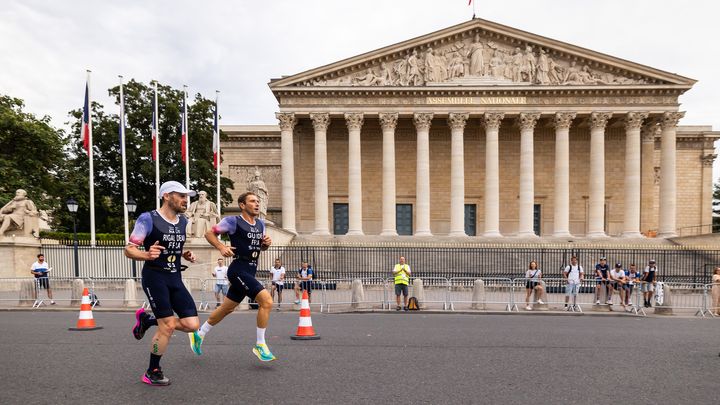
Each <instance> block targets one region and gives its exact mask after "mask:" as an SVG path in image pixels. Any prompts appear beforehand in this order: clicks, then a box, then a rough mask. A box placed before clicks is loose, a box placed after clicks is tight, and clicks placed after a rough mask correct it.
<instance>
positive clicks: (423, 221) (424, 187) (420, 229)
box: [413, 113, 433, 236]
mask: <svg viewBox="0 0 720 405" xmlns="http://www.w3.org/2000/svg"><path fill="white" fill-rule="evenodd" d="M432 118H433V114H432V113H415V115H414V116H413V122H414V123H415V129H416V130H417V170H416V173H415V176H416V178H417V185H416V187H415V208H416V209H415V212H416V213H417V214H416V217H415V236H432V232H430V123H431V122H432Z"/></svg>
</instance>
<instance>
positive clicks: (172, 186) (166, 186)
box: [160, 181, 197, 198]
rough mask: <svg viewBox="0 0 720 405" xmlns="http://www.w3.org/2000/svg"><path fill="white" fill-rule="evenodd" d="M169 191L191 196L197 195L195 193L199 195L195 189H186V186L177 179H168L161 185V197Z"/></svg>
mask: <svg viewBox="0 0 720 405" xmlns="http://www.w3.org/2000/svg"><path fill="white" fill-rule="evenodd" d="M167 193H180V194H187V195H189V196H190V197H195V195H197V193H196V192H195V191H192V190H188V189H186V188H185V186H183V185H182V184H180V183H178V182H177V181H166V182H165V183H163V184H162V185H161V186H160V198H162V196H164V195H165V194H167Z"/></svg>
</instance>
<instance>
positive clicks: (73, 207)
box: [65, 197, 80, 277]
mask: <svg viewBox="0 0 720 405" xmlns="http://www.w3.org/2000/svg"><path fill="white" fill-rule="evenodd" d="M65 204H66V205H67V209H68V211H70V213H71V214H72V217H73V253H74V256H75V277H80V268H79V267H78V262H79V259H78V238H77V210H78V203H77V201H75V199H74V198H72V197H70V199H68V200H67V201H66V202H65Z"/></svg>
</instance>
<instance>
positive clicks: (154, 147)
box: [151, 93, 158, 160]
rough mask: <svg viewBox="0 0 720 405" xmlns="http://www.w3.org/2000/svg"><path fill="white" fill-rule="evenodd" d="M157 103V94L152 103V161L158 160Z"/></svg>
mask: <svg viewBox="0 0 720 405" xmlns="http://www.w3.org/2000/svg"><path fill="white" fill-rule="evenodd" d="M156 102H157V93H155V97H153V102H152V131H151V136H152V160H156V159H157V133H158V122H157V116H156V115H155V111H156V110H157V105H156V104H155V103H156Z"/></svg>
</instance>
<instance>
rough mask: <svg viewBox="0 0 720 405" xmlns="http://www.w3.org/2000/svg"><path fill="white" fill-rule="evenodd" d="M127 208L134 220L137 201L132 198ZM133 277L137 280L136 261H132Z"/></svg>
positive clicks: (126, 203) (127, 202)
mask: <svg viewBox="0 0 720 405" xmlns="http://www.w3.org/2000/svg"><path fill="white" fill-rule="evenodd" d="M125 208H127V212H128V214H130V218H131V219H133V218H134V217H135V210H136V209H137V202H135V199H134V198H132V197H130V198H128V200H127V201H126V202H125ZM132 276H133V278H137V267H136V266H135V259H132Z"/></svg>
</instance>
